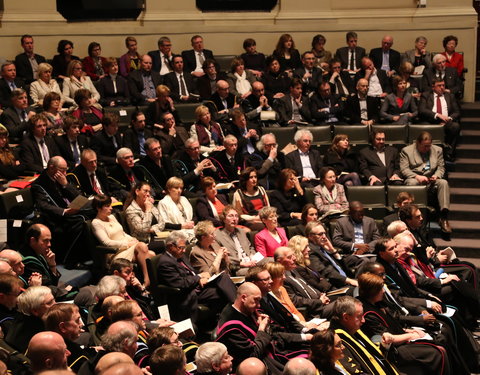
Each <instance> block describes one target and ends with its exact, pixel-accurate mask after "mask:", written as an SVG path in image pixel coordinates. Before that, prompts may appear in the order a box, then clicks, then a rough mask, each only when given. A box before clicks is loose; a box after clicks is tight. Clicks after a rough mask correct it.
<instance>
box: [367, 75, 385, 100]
mask: <svg viewBox="0 0 480 375" xmlns="http://www.w3.org/2000/svg"><path fill="white" fill-rule="evenodd" d="M382 93H383V89H382V85H381V84H380V80H379V79H378V75H377V70H376V69H375V71H374V72H373V73H372V75H371V76H370V79H369V80H368V94H367V95H368V96H380V95H382Z"/></svg>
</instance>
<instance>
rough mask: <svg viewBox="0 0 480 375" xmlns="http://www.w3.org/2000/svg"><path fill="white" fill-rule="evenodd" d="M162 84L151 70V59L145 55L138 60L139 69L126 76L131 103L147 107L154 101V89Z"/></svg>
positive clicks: (157, 75) (158, 75)
mask: <svg viewBox="0 0 480 375" xmlns="http://www.w3.org/2000/svg"><path fill="white" fill-rule="evenodd" d="M161 83H162V77H160V74H159V73H157V72H156V71H153V70H152V58H151V57H150V56H149V55H147V54H145V55H143V56H142V57H141V59H140V69H138V70H132V71H131V72H130V73H129V74H128V91H129V92H130V96H131V98H132V103H133V104H136V105H147V104H149V103H151V102H154V101H155V100H156V96H157V95H156V92H155V88H156V87H157V86H158V85H159V84H161Z"/></svg>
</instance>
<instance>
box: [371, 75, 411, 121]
mask: <svg viewBox="0 0 480 375" xmlns="http://www.w3.org/2000/svg"><path fill="white" fill-rule="evenodd" d="M392 82H393V92H392V93H391V94H388V95H387V96H386V97H385V101H384V102H383V104H382V109H381V110H380V117H381V118H382V119H383V120H384V121H385V122H387V123H389V124H397V125H407V124H411V123H412V121H414V119H415V118H416V117H417V115H418V110H417V103H415V99H414V98H413V96H412V95H411V94H410V93H409V92H408V91H407V82H406V81H405V80H404V79H403V78H402V77H400V76H395V77H393V79H392Z"/></svg>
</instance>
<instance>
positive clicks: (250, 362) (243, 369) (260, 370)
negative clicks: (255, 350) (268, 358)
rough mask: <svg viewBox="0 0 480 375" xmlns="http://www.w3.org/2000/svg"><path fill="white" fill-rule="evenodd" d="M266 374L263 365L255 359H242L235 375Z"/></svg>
mask: <svg viewBox="0 0 480 375" xmlns="http://www.w3.org/2000/svg"><path fill="white" fill-rule="evenodd" d="M267 373H268V371H267V367H266V366H265V363H263V362H262V361H261V360H260V359H258V358H256V357H250V358H247V359H244V360H243V361H242V362H240V364H239V365H238V367H237V375H267Z"/></svg>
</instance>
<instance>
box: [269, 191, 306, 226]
mask: <svg viewBox="0 0 480 375" xmlns="http://www.w3.org/2000/svg"><path fill="white" fill-rule="evenodd" d="M268 198H269V200H270V206H272V207H276V208H277V214H278V222H279V223H280V225H281V226H283V227H284V226H288V225H297V224H300V221H299V220H298V219H292V218H291V217H290V213H291V212H302V209H303V206H304V205H305V203H306V198H305V194H304V195H300V194H297V191H296V189H293V190H292V191H289V192H287V193H285V192H283V191H280V190H273V191H272V192H271V193H269V194H268Z"/></svg>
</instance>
